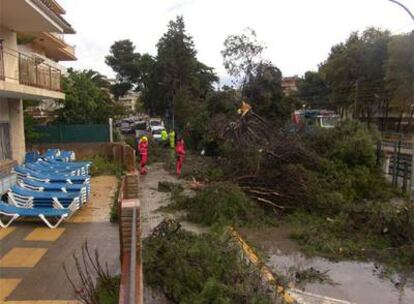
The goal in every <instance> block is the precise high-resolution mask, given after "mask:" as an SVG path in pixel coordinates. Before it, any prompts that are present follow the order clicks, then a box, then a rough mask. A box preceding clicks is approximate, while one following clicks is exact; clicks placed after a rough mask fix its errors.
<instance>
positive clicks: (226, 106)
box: [206, 87, 240, 116]
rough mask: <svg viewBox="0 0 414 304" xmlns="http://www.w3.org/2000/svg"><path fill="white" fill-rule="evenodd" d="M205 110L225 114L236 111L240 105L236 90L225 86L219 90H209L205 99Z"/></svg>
mask: <svg viewBox="0 0 414 304" xmlns="http://www.w3.org/2000/svg"><path fill="white" fill-rule="evenodd" d="M206 103H207V111H208V113H209V114H210V115H215V114H225V115H229V116H231V115H232V114H233V116H234V113H236V109H237V108H238V107H239V106H240V99H239V97H238V94H237V91H236V90H234V89H232V88H228V87H225V88H223V89H222V90H219V91H213V92H211V93H210V94H209V95H208V97H207V100H206Z"/></svg>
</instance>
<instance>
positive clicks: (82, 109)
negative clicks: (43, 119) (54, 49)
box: [57, 69, 123, 124]
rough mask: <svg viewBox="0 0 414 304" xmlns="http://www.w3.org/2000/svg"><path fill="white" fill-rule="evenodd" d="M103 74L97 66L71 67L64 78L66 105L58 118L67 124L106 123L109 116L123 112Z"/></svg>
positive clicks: (63, 105) (58, 120)
mask: <svg viewBox="0 0 414 304" xmlns="http://www.w3.org/2000/svg"><path fill="white" fill-rule="evenodd" d="M107 85H108V83H106V82H105V81H104V78H103V76H102V75H100V74H99V73H98V72H95V71H93V70H83V71H74V70H73V69H69V70H68V75H67V76H66V77H63V79H62V87H63V92H64V93H65V94H66V99H65V100H62V101H61V103H62V108H61V109H59V110H58V111H57V114H58V119H57V122H61V123H67V124H86V123H106V122H107V121H108V118H110V117H114V116H117V115H121V114H123V108H122V106H120V105H116V104H114V103H113V102H112V100H111V98H110V96H109V93H108V90H107V88H106V87H107Z"/></svg>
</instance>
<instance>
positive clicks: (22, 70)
mask: <svg viewBox="0 0 414 304" xmlns="http://www.w3.org/2000/svg"><path fill="white" fill-rule="evenodd" d="M60 79H61V72H60V70H58V69H56V68H53V67H51V66H50V65H47V64H45V63H43V59H42V58H40V57H35V58H33V57H29V56H26V55H24V54H22V53H19V83H20V84H24V85H28V86H32V87H38V88H42V89H47V90H51V91H58V92H60V91H61V86H60Z"/></svg>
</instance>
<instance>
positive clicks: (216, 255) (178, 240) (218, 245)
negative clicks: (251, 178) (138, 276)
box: [143, 224, 272, 304]
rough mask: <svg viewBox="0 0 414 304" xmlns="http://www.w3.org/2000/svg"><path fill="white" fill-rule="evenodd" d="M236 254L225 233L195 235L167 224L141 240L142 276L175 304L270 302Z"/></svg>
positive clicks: (252, 272) (257, 277)
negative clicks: (222, 234)
mask: <svg viewBox="0 0 414 304" xmlns="http://www.w3.org/2000/svg"><path fill="white" fill-rule="evenodd" d="M239 250H240V249H238V248H237V245H235V244H233V242H231V240H230V237H229V236H227V234H225V236H224V237H223V236H221V237H219V236H216V235H214V236H213V235H210V234H209V235H199V236H197V235H194V234H191V233H189V232H186V231H184V230H182V229H181V228H180V226H179V225H177V224H176V225H171V226H170V227H168V228H167V229H163V230H162V231H160V232H159V233H157V234H155V235H152V236H150V237H149V238H147V239H146V240H144V250H143V262H144V265H143V268H144V277H145V280H146V283H147V284H149V285H150V286H153V287H158V288H160V289H161V290H162V291H163V292H164V293H165V294H166V296H167V297H168V298H169V299H171V300H172V301H174V302H175V303H188V304H190V303H191V304H194V303H200V304H201V303H257V304H259V303H260V304H265V303H272V301H271V298H270V297H269V296H268V295H267V293H266V291H265V290H264V287H262V282H261V279H260V276H259V274H258V273H257V270H256V271H255V270H254V268H253V267H254V266H250V265H247V264H246V263H245V262H244V260H243V258H242V256H241V255H240V252H239Z"/></svg>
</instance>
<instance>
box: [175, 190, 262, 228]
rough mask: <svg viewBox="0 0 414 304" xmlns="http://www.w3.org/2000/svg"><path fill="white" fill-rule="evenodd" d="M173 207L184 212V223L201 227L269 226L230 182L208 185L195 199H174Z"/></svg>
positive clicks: (258, 208) (259, 209) (257, 209)
mask: <svg viewBox="0 0 414 304" xmlns="http://www.w3.org/2000/svg"><path fill="white" fill-rule="evenodd" d="M176 202H177V208H179V209H180V208H182V209H186V210H187V211H188V215H187V217H188V220H190V221H193V222H196V223H200V224H205V225H213V224H217V225H227V224H233V225H237V226H251V225H255V226H257V225H260V224H266V223H270V217H268V216H266V214H265V212H264V209H262V208H261V207H260V206H259V205H258V204H257V203H254V202H252V201H251V200H250V199H249V198H248V197H247V196H246V195H245V194H244V192H243V191H242V190H241V189H240V188H239V187H238V186H236V185H234V184H232V183H228V182H226V183H217V184H211V185H208V186H207V187H205V188H204V189H202V190H201V191H199V192H197V194H196V195H195V197H193V198H188V199H178V200H176Z"/></svg>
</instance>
